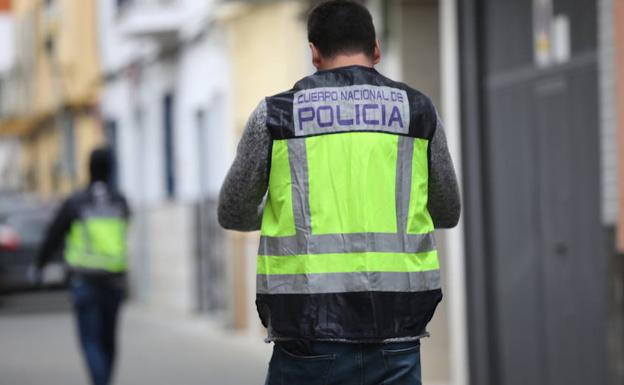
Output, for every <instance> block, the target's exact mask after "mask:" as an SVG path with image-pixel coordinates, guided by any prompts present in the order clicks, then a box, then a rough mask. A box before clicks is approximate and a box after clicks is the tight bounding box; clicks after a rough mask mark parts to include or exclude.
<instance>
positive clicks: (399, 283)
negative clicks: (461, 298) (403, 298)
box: [256, 270, 440, 294]
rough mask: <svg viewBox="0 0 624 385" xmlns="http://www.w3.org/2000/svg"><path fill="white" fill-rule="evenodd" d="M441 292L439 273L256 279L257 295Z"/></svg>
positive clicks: (325, 275)
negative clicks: (435, 290) (436, 290)
mask: <svg viewBox="0 0 624 385" xmlns="http://www.w3.org/2000/svg"><path fill="white" fill-rule="evenodd" d="M439 288H440V270H430V271H421V272H414V273H386V272H383V273H382V272H356V273H327V274H296V275H258V276H257V278H256V290H257V292H258V294H320V293H350V292H366V291H386V292H417V291H426V290H434V289H439Z"/></svg>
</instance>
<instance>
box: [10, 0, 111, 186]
mask: <svg viewBox="0 0 624 385" xmlns="http://www.w3.org/2000/svg"><path fill="white" fill-rule="evenodd" d="M96 1H97V0H54V1H52V7H50V8H47V7H46V6H45V2H44V1H43V0H19V1H16V2H15V10H14V11H15V16H16V19H17V22H18V23H19V22H20V20H21V19H22V20H23V19H27V18H31V19H32V20H34V22H35V26H34V31H33V33H34V39H35V42H34V43H35V44H34V50H35V51H34V55H33V56H34V63H33V71H34V73H33V74H32V79H33V82H32V84H33V90H32V94H33V95H34V96H33V99H34V100H33V111H32V113H33V115H34V116H32V117H23V118H24V119H26V118H32V119H29V120H28V122H29V125H30V127H29V128H28V129H27V130H25V131H26V132H25V133H23V135H22V143H23V146H24V150H25V151H24V152H23V153H24V158H23V159H22V161H21V164H22V167H23V168H22V170H23V172H22V173H23V175H24V176H25V179H26V180H27V181H28V182H29V184H28V185H27V186H26V187H27V188H29V189H32V190H33V192H36V193H38V194H39V195H41V196H44V197H49V196H52V195H58V194H65V193H68V192H70V191H71V190H73V189H75V188H77V187H79V186H80V185H82V184H84V183H86V182H87V180H88V175H87V174H88V173H87V162H88V156H89V153H90V152H91V150H92V149H93V148H94V147H95V146H97V145H99V144H101V143H102V142H103V133H102V130H101V123H100V121H99V118H98V117H97V116H96V115H95V114H94V113H92V112H90V111H94V109H93V108H92V107H93V106H95V105H97V102H98V97H99V92H100V81H99V77H100V68H99V60H100V59H99V55H98V45H97V19H96ZM49 37H51V38H52V40H53V41H54V50H53V52H52V54H50V53H49V52H48V51H47V50H46V41H47V40H48V38H49ZM61 107H63V108H67V109H68V111H69V113H68V114H69V117H70V119H71V120H72V121H73V127H74V138H75V141H74V143H75V145H74V147H75V154H74V157H75V159H76V167H75V176H74V177H72V176H71V175H68V174H67V173H61V172H60V171H59V170H60V168H59V164H60V162H61V157H62V154H63V153H64V151H66V150H65V149H64V148H63V140H62V135H61V131H60V130H61V129H60V127H57V126H56V124H55V123H56V121H57V119H55V116H56V115H57V114H58V112H59V111H60V108H61ZM1 124H2V122H0V125H1ZM28 176H30V177H28Z"/></svg>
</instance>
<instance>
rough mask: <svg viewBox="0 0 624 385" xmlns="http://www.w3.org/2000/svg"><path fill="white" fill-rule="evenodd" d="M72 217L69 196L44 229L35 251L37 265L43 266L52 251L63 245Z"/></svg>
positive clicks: (50, 256) (73, 216) (51, 254)
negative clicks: (43, 234)
mask: <svg viewBox="0 0 624 385" xmlns="http://www.w3.org/2000/svg"><path fill="white" fill-rule="evenodd" d="M74 218H75V215H74V210H73V208H72V198H69V199H67V200H66V201H65V202H63V204H62V205H61V207H60V208H59V210H58V211H57V213H56V215H55V216H54V219H53V221H52V223H51V224H50V226H49V227H48V229H47V231H46V234H45V237H44V240H43V243H42V244H41V247H40V249H39V250H38V252H37V259H36V261H35V265H36V266H37V267H39V268H43V267H44V266H45V265H46V263H48V261H49V260H50V258H52V256H53V255H54V253H55V252H57V251H58V250H60V249H61V248H62V247H63V243H64V241H65V237H66V235H67V233H68V232H69V230H70V227H71V224H72V221H73V220H74Z"/></svg>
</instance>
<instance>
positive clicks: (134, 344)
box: [0, 305, 271, 385]
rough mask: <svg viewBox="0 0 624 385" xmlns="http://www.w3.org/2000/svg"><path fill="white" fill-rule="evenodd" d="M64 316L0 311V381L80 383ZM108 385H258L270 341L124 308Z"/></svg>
mask: <svg viewBox="0 0 624 385" xmlns="http://www.w3.org/2000/svg"><path fill="white" fill-rule="evenodd" d="M73 327H74V325H73V320H72V318H71V314H70V313H68V312H66V311H62V312H56V313H49V312H47V313H30V314H8V315H5V314H2V315H0V385H85V384H87V383H88V381H87V378H86V373H85V371H84V369H83V363H82V359H81V357H80V355H79V351H78V348H77V341H76V338H75V335H74V328H73ZM121 327H122V329H121V332H122V333H121V338H120V340H119V341H120V355H119V357H118V359H119V361H118V366H117V369H118V370H117V374H116V381H115V385H142V384H145V385H195V384H197V385H200V384H201V385H211V384H214V385H230V384H231V385H261V384H263V383H264V376H265V374H266V367H267V364H268V360H269V357H270V351H271V346H270V345H268V344H264V343H263V342H262V336H253V337H251V336H243V335H238V334H235V333H231V332H223V331H222V330H220V329H218V328H216V327H211V326H210V323H208V322H207V321H205V320H201V319H189V318H182V317H174V316H171V315H164V314H161V313H160V314H159V313H154V312H151V311H149V310H147V309H145V308H142V307H140V306H137V305H129V306H126V307H125V308H124V311H123V313H122V318H121Z"/></svg>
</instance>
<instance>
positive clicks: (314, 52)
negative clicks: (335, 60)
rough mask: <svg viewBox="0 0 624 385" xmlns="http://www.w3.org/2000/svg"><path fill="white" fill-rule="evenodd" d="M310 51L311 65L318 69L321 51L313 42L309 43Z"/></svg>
mask: <svg viewBox="0 0 624 385" xmlns="http://www.w3.org/2000/svg"><path fill="white" fill-rule="evenodd" d="M310 52H311V53H312V65H314V67H316V69H317V70H318V69H320V67H321V61H322V58H321V53H320V52H319V50H318V48H316V46H315V45H314V44H313V43H310Z"/></svg>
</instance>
